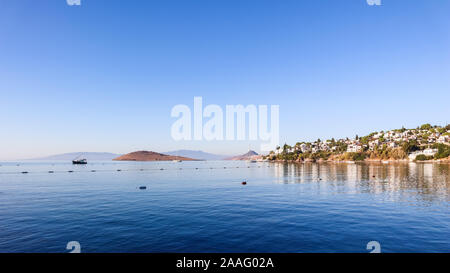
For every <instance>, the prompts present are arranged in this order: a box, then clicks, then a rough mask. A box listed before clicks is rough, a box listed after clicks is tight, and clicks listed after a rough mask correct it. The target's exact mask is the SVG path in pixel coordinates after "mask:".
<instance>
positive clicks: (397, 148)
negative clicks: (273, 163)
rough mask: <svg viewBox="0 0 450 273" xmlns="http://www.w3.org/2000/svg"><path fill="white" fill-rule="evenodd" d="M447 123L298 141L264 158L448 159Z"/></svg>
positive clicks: (449, 139)
mask: <svg viewBox="0 0 450 273" xmlns="http://www.w3.org/2000/svg"><path fill="white" fill-rule="evenodd" d="M449 157H450V125H447V126H445V127H441V126H432V125H430V124H424V125H422V126H420V127H417V128H416V129H405V128H401V129H395V130H390V131H381V132H373V133H371V134H369V135H367V136H364V137H359V136H356V137H355V138H354V139H349V138H346V139H338V140H335V139H334V138H333V139H329V140H326V141H322V140H320V139H318V140H317V141H315V142H297V143H296V144H295V145H294V146H289V145H287V144H285V145H284V146H283V147H277V149H276V150H275V151H272V152H270V154H269V155H268V156H267V157H266V159H268V160H283V161H297V162H301V161H324V160H330V161H340V160H342V161H362V160H410V161H415V160H416V161H425V160H448V159H449Z"/></svg>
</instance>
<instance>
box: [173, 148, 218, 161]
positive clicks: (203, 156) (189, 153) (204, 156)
mask: <svg viewBox="0 0 450 273" xmlns="http://www.w3.org/2000/svg"><path fill="white" fill-rule="evenodd" d="M165 154H167V155H176V156H184V157H190V158H195V159H200V160H223V159H225V158H227V156H225V155H217V154H210V153H205V152H203V151H193V150H178V151H172V152H167V153H165Z"/></svg>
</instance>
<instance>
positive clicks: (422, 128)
mask: <svg viewBox="0 0 450 273" xmlns="http://www.w3.org/2000/svg"><path fill="white" fill-rule="evenodd" d="M431 128H432V127H431V124H429V123H426V124H423V125H422V126H420V130H430V129H431Z"/></svg>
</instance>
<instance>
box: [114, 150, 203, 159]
mask: <svg viewBox="0 0 450 273" xmlns="http://www.w3.org/2000/svg"><path fill="white" fill-rule="evenodd" d="M113 160H114V161H197V160H198V159H193V158H189V157H184V156H175V155H165V154H160V153H156V152H152V151H137V152H132V153H129V154H125V155H122V156H119V157H116V158H114V159H113Z"/></svg>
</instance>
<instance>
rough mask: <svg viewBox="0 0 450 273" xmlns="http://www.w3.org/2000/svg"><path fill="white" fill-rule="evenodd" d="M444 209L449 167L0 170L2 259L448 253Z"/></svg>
mask: <svg viewBox="0 0 450 273" xmlns="http://www.w3.org/2000/svg"><path fill="white" fill-rule="evenodd" d="M243 182H246V183H243ZM449 205H450V164H436V163H389V164H382V163H354V164H351V163H320V164H318V163H304V164H289V163H269V162H256V163H254V162H253V163H252V162H247V161H196V162H187V161H186V162H112V161H108V162H100V161H98V162H89V163H88V164H87V165H72V164H71V162H57V161H55V162H48V161H40V162H38V161H36V162H33V161H26V162H0V252H6V253H10V252H12V253H14V252H15V253H17V252H20V253H23V252H25V253H36V252H39V253H47V252H51V253H66V252H71V251H79V252H83V253H98V252H100V253H110V252H114V253H161V252H163V253H167V252H171V253H172V252H175V253H180V252H188V253H191V252H195V253H197V252H201V253H203V252H214V253H223V252H239V253H241V252H245V253H248V252H250V253H261V252H276V253H278V252H280V253H286V252H289V253H291V252H293V253H336V252H340V253H341V252H344V253H368V252H371V251H374V249H375V248H376V251H379V252H386V253H398V252H402V253H411V252H450V207H449ZM374 245H375V246H376V247H374Z"/></svg>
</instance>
